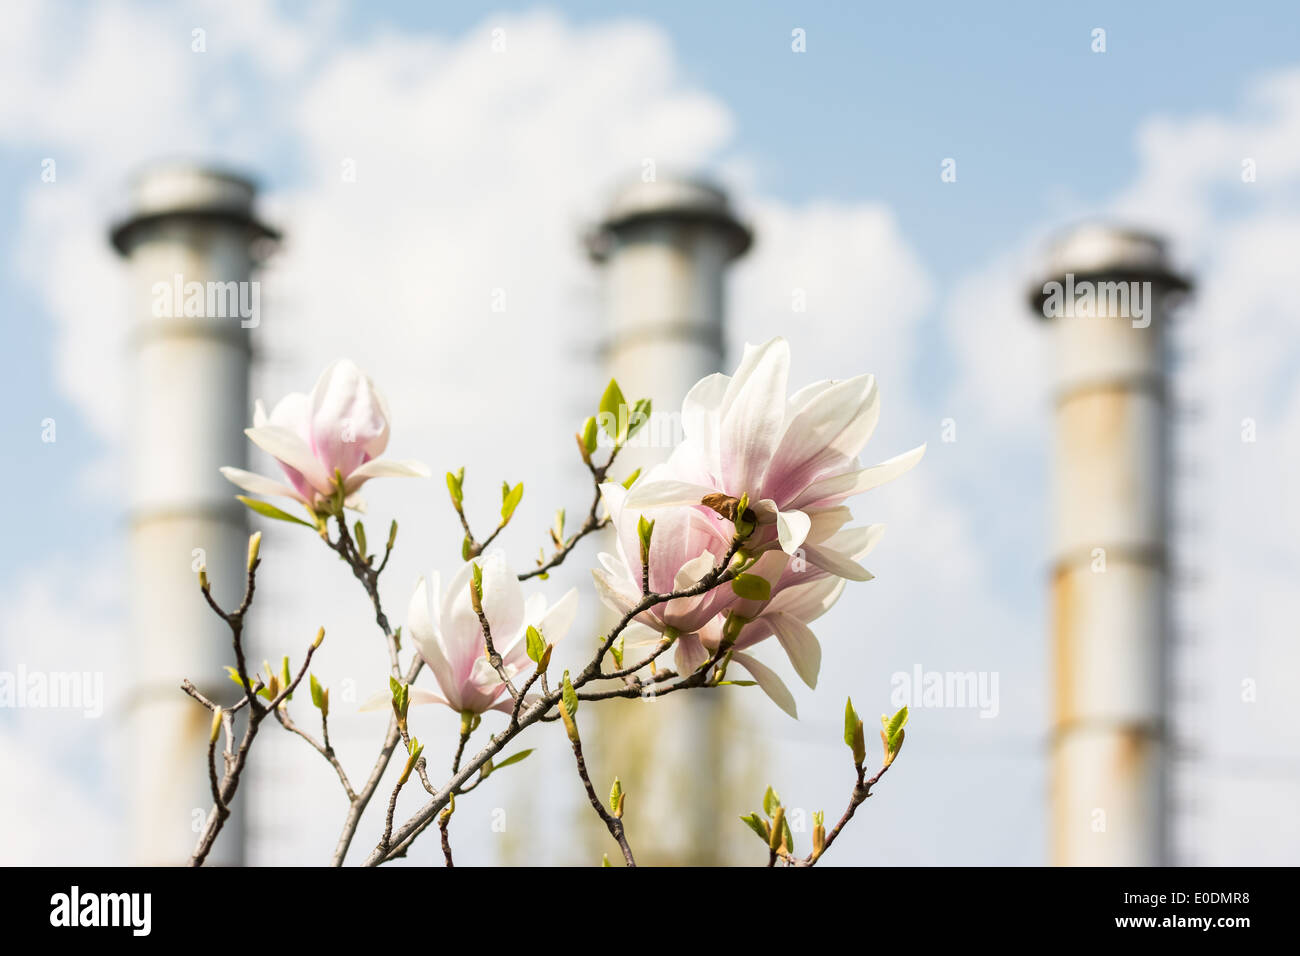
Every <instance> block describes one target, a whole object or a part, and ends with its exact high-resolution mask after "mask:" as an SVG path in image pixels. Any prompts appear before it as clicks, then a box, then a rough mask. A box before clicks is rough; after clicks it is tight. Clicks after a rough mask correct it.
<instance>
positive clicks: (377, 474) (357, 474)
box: [344, 458, 433, 491]
mask: <svg viewBox="0 0 1300 956" xmlns="http://www.w3.org/2000/svg"><path fill="white" fill-rule="evenodd" d="M431 474H433V472H431V471H430V470H429V466H428V465H426V464H424V463H423V462H419V461H397V460H395V459H392V458H372V459H370V461H368V462H366V463H365V464H364V465H361V466H360V467H358V468H356V469H355V470H354V471H353V472H352V474H350V475H348V476H347V481H346V482H345V483H344V488H346V490H348V491H352V490H353V489H355V488H359V487H361V485H362V484H364V483H365V482H366V481H367V480H368V479H370V478H428V477H429V476H430V475H431Z"/></svg>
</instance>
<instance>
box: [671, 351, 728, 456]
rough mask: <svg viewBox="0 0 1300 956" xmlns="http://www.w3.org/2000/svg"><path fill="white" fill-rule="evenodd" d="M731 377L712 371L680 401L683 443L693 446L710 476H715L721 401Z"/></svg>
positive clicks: (720, 422) (720, 421)
mask: <svg viewBox="0 0 1300 956" xmlns="http://www.w3.org/2000/svg"><path fill="white" fill-rule="evenodd" d="M730 384H731V377H730V376H728V375H723V374H722V373H721V372H715V373H714V374H712V375H706V376H705V377H704V378H702V379H700V380H699V381H698V382H696V383H695V386H694V387H693V388H692V389H691V390H690V391H689V392H687V393H686V399H685V400H684V401H683V402H682V434H683V435H684V436H685V437H686V439H687V441H686V442H684V443H683V445H679V446H678V447H679V448H681V447H683V446H684V445H685V444H687V443H689V444H691V445H695V446H697V450H696V455H695V457H696V460H697V461H698V462H699V463H700V464H701V465H703V467H704V468H705V469H706V470H707V471H709V472H710V473H711V474H712V475H714V476H715V477H717V475H718V472H719V470H720V469H719V464H718V429H719V428H720V426H721V424H722V416H721V409H722V399H723V397H724V396H725V395H726V394H727V386H728V385H730Z"/></svg>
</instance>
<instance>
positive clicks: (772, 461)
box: [624, 338, 925, 581]
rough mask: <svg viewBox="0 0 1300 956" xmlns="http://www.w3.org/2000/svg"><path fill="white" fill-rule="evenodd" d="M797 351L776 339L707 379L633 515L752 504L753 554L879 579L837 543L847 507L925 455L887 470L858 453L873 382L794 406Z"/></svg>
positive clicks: (817, 392) (851, 383)
mask: <svg viewBox="0 0 1300 956" xmlns="http://www.w3.org/2000/svg"><path fill="white" fill-rule="evenodd" d="M789 370H790V349H789V346H788V345H787V344H786V342H785V340H784V339H780V338H775V339H772V340H771V341H769V342H767V343H765V344H764V345H761V346H752V345H747V346H745V355H744V358H743V359H742V360H741V363H740V368H738V369H737V370H736V374H735V375H734V376H728V375H723V374H721V373H719V374H715V375H710V376H708V377H707V378H704V379H701V380H700V382H699V383H698V384H697V385H696V386H695V387H694V388H692V389H691V391H690V393H689V394H688V395H687V396H686V400H685V401H684V402H683V404H682V425H683V429H684V431H685V440H684V441H683V442H682V443H681V444H680V445H678V446H677V448H676V449H674V451H673V454H672V455H671V456H670V458H669V459H668V461H667V462H665V463H664V464H662V465H659V466H657V467H656V468H654V469H652V470H651V471H650V472H649V473H648V474H647V475H645V476H644V477H643V478H642V479H641V480H640V481H639V482H637V483H636V484H635V485H633V486H632V491H631V493H630V494H629V495H628V496H627V499H626V501H625V502H624V507H626V508H628V509H630V510H632V511H634V512H646V511H648V510H649V509H651V508H660V507H665V506H682V505H701V503H702V502H704V501H705V499H708V500H709V501H710V502H711V503H712V507H714V508H715V509H721V510H722V511H725V510H726V506H727V505H728V504H730V505H731V506H732V507H733V509H734V505H735V503H736V501H737V500H738V499H741V498H742V497H744V496H748V501H749V504H750V510H751V511H752V513H753V520H756V521H757V528H756V529H755V530H754V533H753V535H752V536H751V538H750V540H748V541H746V549H747V550H751V551H754V552H757V551H761V550H764V549H770V548H777V547H779V548H780V549H781V550H783V551H785V552H786V553H787V554H794V553H795V552H800V553H802V555H803V556H804V557H805V558H806V560H807V561H808V563H809V564H812V565H814V566H815V567H818V568H822V569H823V570H826V571H829V572H831V573H832V574H838V575H840V576H841V577H846V578H849V579H850V580H855V581H861V580H866V579H867V578H869V577H870V575H869V574H868V572H867V571H866V570H865V569H863V568H862V567H861V566H860V565H858V564H857V563H856V562H855V561H854V560H853V559H852V557H851V556H849V555H848V554H847V553H845V552H843V551H841V550H837V549H836V547H835V546H833V545H832V544H831V543H830V541H829V537H830V535H831V534H833V533H834V531H835V530H837V529H838V528H839V527H840V526H841V525H843V523H844V521H843V520H841V519H840V514H839V512H838V511H836V508H837V506H839V505H840V504H841V502H843V501H844V500H845V499H847V498H849V497H851V496H853V495H856V494H860V493H862V492H864V491H867V490H869V489H871V488H874V487H876V486H877V485H881V484H884V483H885V482H887V481H890V480H892V479H893V478H896V477H897V476H899V475H901V474H903V473H904V472H905V471H907V470H908V469H910V468H911V467H912V466H913V465H915V464H916V463H917V462H918V461H920V460H921V455H922V454H923V453H924V452H925V446H924V445H922V446H920V447H918V448H914V449H912V450H911V451H909V452H905V453H903V454H901V455H898V456H897V457H895V458H891V459H889V460H888V461H885V462H882V463H881V464H879V465H873V466H871V467H868V468H862V467H860V465H859V463H858V454H859V452H861V451H862V448H863V446H864V445H866V443H867V440H868V439H869V438H870V437H871V433H872V431H873V430H874V429H875V427H876V421H877V419H878V418H879V416H880V407H879V401H878V396H877V393H876V383H875V379H874V377H872V376H870V375H861V376H858V377H857V378H851V379H847V380H845V381H842V382H834V381H823V382H816V383H814V384H812V385H809V386H807V387H806V388H803V389H800V390H799V391H798V392H796V393H795V394H794V395H792V396H790V397H789V398H786V387H787V379H788V378H789Z"/></svg>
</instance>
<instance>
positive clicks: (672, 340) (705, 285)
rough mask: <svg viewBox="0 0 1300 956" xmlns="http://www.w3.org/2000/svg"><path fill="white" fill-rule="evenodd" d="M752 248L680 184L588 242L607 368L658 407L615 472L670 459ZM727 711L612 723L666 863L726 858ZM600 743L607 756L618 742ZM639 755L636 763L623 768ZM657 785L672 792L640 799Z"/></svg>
mask: <svg viewBox="0 0 1300 956" xmlns="http://www.w3.org/2000/svg"><path fill="white" fill-rule="evenodd" d="M751 241H752V235H751V233H750V230H749V229H748V228H746V226H745V225H743V224H742V223H741V222H740V220H739V219H737V218H736V216H735V214H734V213H733V212H732V211H731V208H730V205H729V204H728V201H727V196H726V194H725V193H724V192H723V191H722V190H720V189H718V188H717V187H715V186H712V185H710V184H708V183H705V182H702V181H699V180H696V179H689V178H676V177H674V178H663V179H660V180H658V181H653V182H644V181H639V182H634V183H632V184H630V185H629V186H627V187H625V188H623V189H622V190H621V191H619V192H618V193H617V194H616V196H615V198H614V201H613V203H612V204H611V206H610V208H609V210H608V213H607V214H606V217H605V219H604V221H603V222H602V223H601V224H600V225H599V226H598V227H597V228H596V229H595V230H593V231H592V232H591V233H590V234H589V235H588V237H587V248H588V251H589V252H590V254H591V258H592V260H593V261H595V262H597V263H600V264H601V265H603V267H604V273H605V292H606V294H605V316H606V328H607V330H608V335H607V338H606V353H605V355H606V365H607V368H608V371H609V373H610V374H611V375H613V376H614V377H615V378H617V379H618V381H619V384H620V385H621V387H622V389H623V394H624V395H625V396H626V397H627V398H628V400H629V401H631V400H633V399H636V398H642V397H649V398H651V399H652V400H653V402H654V415H653V416H652V421H651V424H650V425H648V426H644V427H643V429H642V432H641V434H640V435H639V436H638V437H639V438H644V439H645V440H646V442H647V444H646V445H645V446H642V447H629V448H628V449H627V451H626V452H624V453H623V454H621V455H620V456H619V463H620V467H619V469H618V471H619V475H620V476H621V475H623V474H626V473H630V472H632V471H633V470H634V469H636V468H649V467H650V466H651V465H654V464H656V463H658V462H661V461H663V460H664V459H665V458H667V457H668V454H669V452H670V451H671V450H672V447H671V446H672V444H673V443H674V442H675V441H676V440H678V439H680V437H681V436H680V434H679V426H678V424H677V423H678V414H679V413H680V411H681V403H682V399H683V398H684V397H685V395H686V393H687V392H688V391H689V390H690V389H691V386H693V385H694V384H695V383H696V382H697V381H699V380H700V379H701V378H703V377H704V376H706V375H710V374H712V373H714V372H717V371H720V370H721V369H722V352H723V324H724V319H725V282H724V280H725V272H726V267H727V265H728V264H729V263H730V262H731V261H732V260H733V259H735V258H737V257H738V256H740V255H742V254H743V253H744V252H745V251H746V250H747V249H748V248H749V246H750V243H751ZM670 666H671V665H670ZM722 707H723V700H722V695H720V694H712V693H710V694H703V693H701V694H682V695H677V696H674V698H673V699H672V703H667V702H665V703H663V704H659V703H645V702H635V703H633V704H631V705H630V707H629V708H627V709H625V710H623V711H621V712H620V714H619V718H618V719H617V720H616V721H611V724H613V726H614V728H615V729H614V731H613V732H614V733H617V734H618V735H619V738H618V743H619V746H618V750H617V755H618V756H617V758H613V759H614V760H615V762H616V763H617V764H618V766H617V772H618V773H620V774H622V775H623V778H624V780H625V781H631V782H634V783H635V784H636V785H638V786H641V787H643V788H644V789H643V790H642V795H641V796H638V798H637V801H636V806H638V807H640V808H641V811H640V812H641V813H643V814H647V816H646V817H644V818H643V819H642V821H641V822H638V821H637V820H633V822H632V826H633V828H639V827H640V826H642V825H644V826H645V827H646V829H644V830H642V831H641V832H654V833H656V834H659V837H657V841H659V842H660V843H661V846H660V849H662V850H663V852H664V859H663V860H660V861H657V862H678V863H695V864H709V863H718V862H721V861H720V852H721V847H720V843H719V840H718V821H717V820H716V819H714V818H713V817H712V816H711V815H710V808H716V807H717V806H718V805H719V799H718V796H719V787H718V781H719V777H720V775H721V772H722V765H723V753H722V746H721V740H720V737H719V729H720V728H721V726H722V725H723V720H722V719H721V718H722V712H721V711H722ZM601 743H602V748H604V749H609V748H610V746H611V745H612V743H613V741H612V740H611V739H610V738H609V737H606V738H605V739H604V740H602V742H601ZM637 754H640V755H642V758H643V759H642V765H641V766H640V767H637V768H629V767H627V766H626V763H627V761H629V760H631V759H632V758H633V756H634V755H637ZM652 771H653V772H652ZM655 787H666V788H670V789H667V790H665V792H663V793H652V792H647V791H651V790H653V788H655ZM629 814H631V811H629ZM651 815H653V816H651ZM650 827H653V829H649V828H650ZM647 862H656V861H647Z"/></svg>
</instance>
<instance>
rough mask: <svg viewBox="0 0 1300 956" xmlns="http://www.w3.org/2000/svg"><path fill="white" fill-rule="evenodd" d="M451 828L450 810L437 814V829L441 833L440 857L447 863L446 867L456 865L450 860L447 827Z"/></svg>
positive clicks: (449, 838)
mask: <svg viewBox="0 0 1300 956" xmlns="http://www.w3.org/2000/svg"><path fill="white" fill-rule="evenodd" d="M449 826H451V808H450V807H448V808H447V809H446V810H443V811H442V813H440V814H438V829H439V830H441V831H442V856H443V859H444V860H446V861H447V866H449V867H454V866H455V865H456V864H455V863H454V862H452V859H451V837H449V836H448V835H447V827H449Z"/></svg>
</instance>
